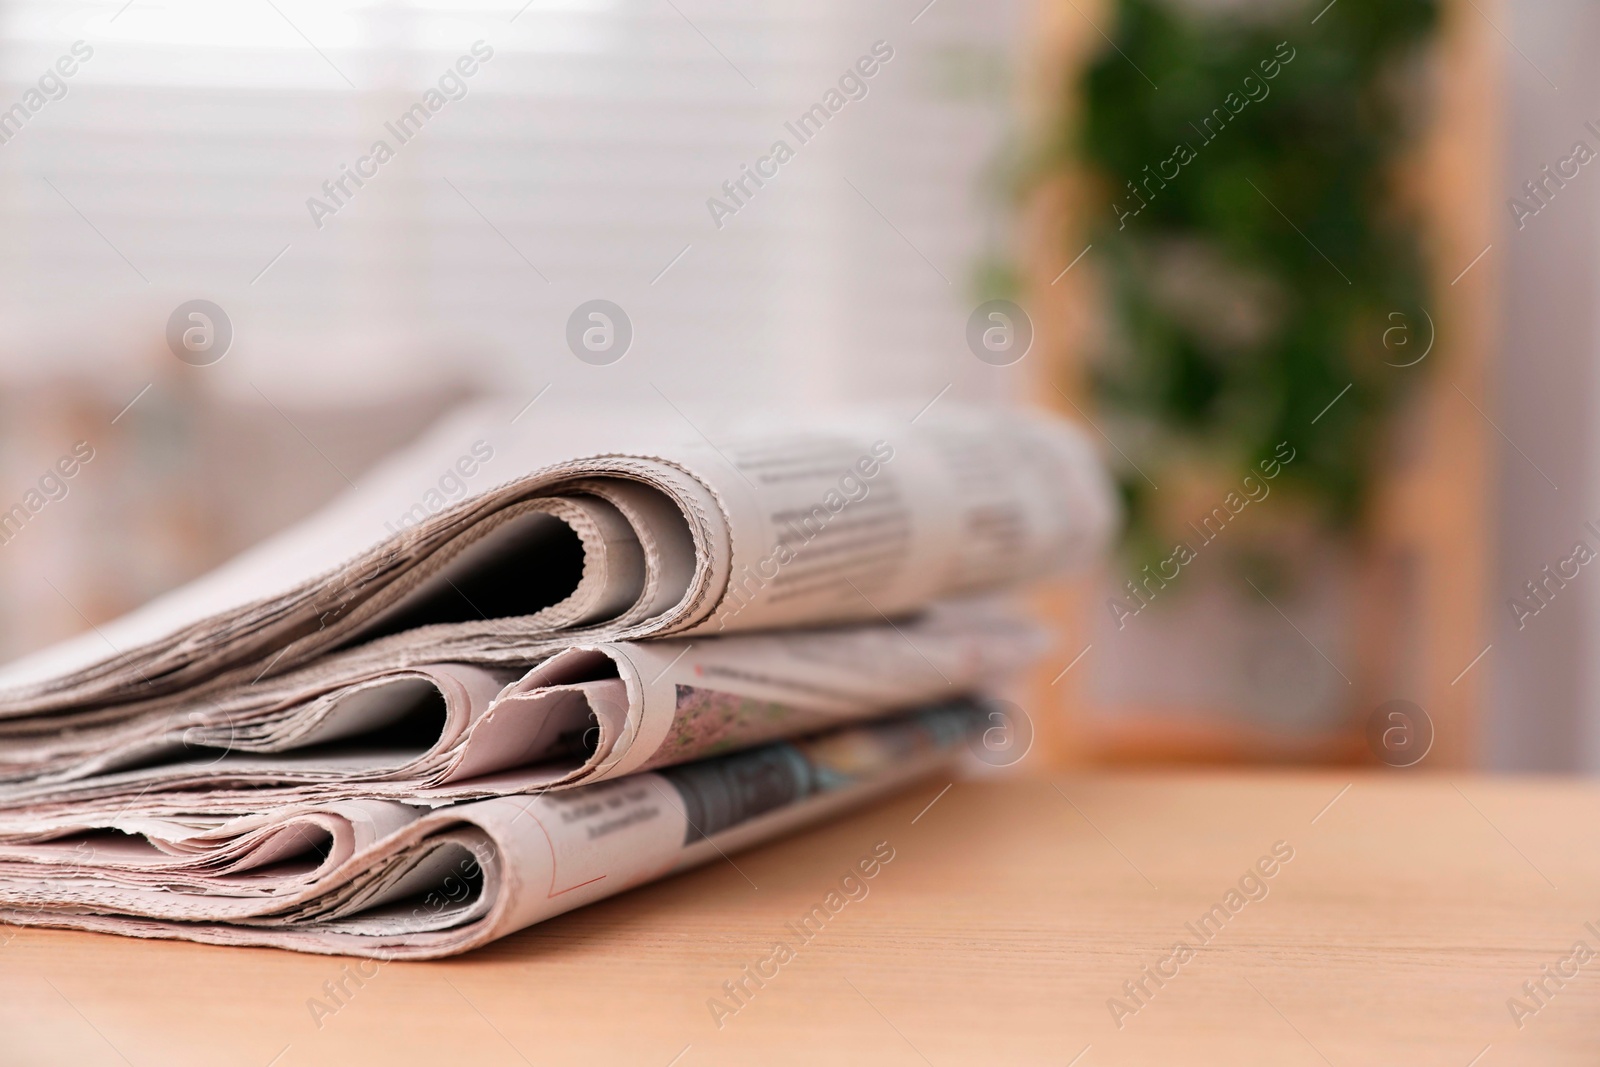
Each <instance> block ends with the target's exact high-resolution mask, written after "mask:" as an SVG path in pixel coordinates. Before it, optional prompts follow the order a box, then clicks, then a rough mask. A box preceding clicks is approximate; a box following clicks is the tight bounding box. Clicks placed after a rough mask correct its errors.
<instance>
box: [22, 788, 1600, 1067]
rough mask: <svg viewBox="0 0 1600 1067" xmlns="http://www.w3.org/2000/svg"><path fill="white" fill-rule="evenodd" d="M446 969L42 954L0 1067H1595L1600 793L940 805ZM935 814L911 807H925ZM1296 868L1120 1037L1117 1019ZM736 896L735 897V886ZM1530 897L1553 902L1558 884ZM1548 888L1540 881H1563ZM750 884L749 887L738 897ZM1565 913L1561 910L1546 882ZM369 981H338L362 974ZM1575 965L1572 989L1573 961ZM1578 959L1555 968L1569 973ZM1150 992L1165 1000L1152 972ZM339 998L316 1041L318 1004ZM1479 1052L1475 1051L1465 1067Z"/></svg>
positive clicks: (1257, 793)
mask: <svg viewBox="0 0 1600 1067" xmlns="http://www.w3.org/2000/svg"><path fill="white" fill-rule="evenodd" d="M944 784H945V783H944V782H943V781H941V780H932V781H929V782H927V783H926V784H924V785H923V786H921V787H918V788H914V789H912V790H910V791H908V792H907V793H905V794H904V795H902V796H900V797H898V798H897V799H894V800H892V801H890V802H887V803H884V804H880V805H878V806H876V807H873V808H871V809H870V810H867V811H865V812H862V813H861V814H859V815H856V816H854V817H851V818H847V819H843V820H841V821H839V822H836V823H833V824H831V825H828V826H825V827H822V828H820V829H817V830H814V831H811V832H808V833H804V834H801V835H799V836H796V837H793V838H790V839H787V840H784V841H780V842H777V843H775V844H772V845H768V846H766V847H763V848H760V849H757V850H754V851H752V852H747V853H740V854H738V855H736V856H734V857H733V863H736V864H738V869H737V870H735V869H734V867H733V866H732V864H730V863H725V862H717V863H714V864H711V865H709V866H707V867H705V868H702V869H700V870H697V871H694V872H691V873H688V874H685V875H683V876H681V877H677V878H673V879H671V880H669V881H666V882H663V883H659V884H656V885H652V886H647V887H644V888H642V889H639V890H635V891H633V892H630V893H627V894H625V895H623V896H620V897H617V898H614V899H612V900H608V901H604V902H602V903H600V904H596V905H594V906H592V907H589V908H585V909H583V910H581V911H578V912H575V913H573V914H570V915H566V916H562V917H560V918H557V919H554V920H552V921H550V922H547V923H545V924H543V925H542V926H539V927H536V928H533V929H530V930H527V931H524V932H523V933H520V934H517V935H514V936H512V937H510V938H508V939H506V940H505V941H502V942H500V943H498V944H496V945H492V946H490V947H488V948H486V949H484V950H482V951H480V952H477V953H474V954H472V955H469V956H467V957H464V958H460V959H456V960H449V961H444V962H438V963H391V964H387V965H382V966H378V967H376V972H375V973H374V970H373V968H374V965H373V964H371V963H359V964H358V961H355V960H350V959H340V958H320V957H314V956H302V955H296V954H293V953H288V952H278V951H273V950H266V949H259V950H256V949H221V948H211V947H205V946H199V945H192V944H183V943H177V942H161V941H149V942H141V941H132V940H121V939H116V938H111V937H105V936H98V935H90V934H77V933H66V932H59V931H46V930H23V931H14V930H13V929H12V928H5V927H0V937H3V936H7V935H10V934H12V933H15V937H14V938H12V940H11V941H10V943H9V944H7V945H5V947H4V948H3V949H0V1027H3V1030H4V1033H5V1035H6V1038H5V1044H4V1048H3V1051H0V1059H3V1060H4V1061H5V1062H7V1063H43V1062H52V1063H64V1062H71V1063H77V1064H83V1065H85V1067H90V1065H94V1064H122V1063H124V1062H131V1063H138V1064H146V1063H149V1064H154V1063H160V1064H167V1065H172V1067H180V1065H183V1064H215V1063H241V1064H272V1065H274V1067H302V1065H310V1064H349V1063H383V1064H393V1065H395V1067H401V1065H407V1064H417V1065H425V1064H435V1063H438V1062H440V1061H441V1059H442V1058H443V1059H448V1061H449V1062H452V1063H481V1064H501V1063H505V1064H517V1063H586V1064H595V1065H600V1064H612V1063H615V1064H623V1063H626V1064H640V1063H643V1064H656V1065H659V1067H668V1065H671V1067H697V1065H702V1064H719V1063H724V1064H747V1063H796V1064H798V1063H819V1062H827V1063H859V1064H908V1065H909V1064H919V1065H920V1064H925V1063H934V1064H940V1065H949V1064H958V1063H972V1064H979V1063H982V1064H992V1063H1018V1064H1022V1063H1029V1064H1032V1063H1037V1064H1054V1065H1057V1067H1061V1065H1064V1064H1072V1065H1073V1067H1096V1065H1100V1064H1135V1063H1183V1064H1196V1065H1206V1064H1217V1065H1228V1067H1232V1065H1234V1064H1241V1063H1248V1064H1284V1065H1292V1064H1308V1065H1309V1064H1323V1063H1333V1064H1341V1065H1342V1064H1357V1063H1413V1062H1429V1063H1441V1064H1455V1065H1457V1067H1465V1065H1467V1064H1474V1065H1478V1067H1491V1065H1492V1067H1511V1065H1514V1064H1529V1065H1533V1064H1537V1065H1539V1067H1555V1065H1561V1064H1573V1065H1579V1064H1582V1065H1589V1064H1592V1063H1593V1062H1594V1038H1595V1032H1596V1020H1597V1018H1600V983H1597V982H1595V981H1594V979H1593V978H1592V976H1589V975H1588V974H1587V970H1586V969H1585V971H1584V972H1583V976H1582V977H1580V978H1578V979H1575V980H1568V981H1567V982H1565V983H1564V985H1563V987H1561V988H1559V989H1558V988H1557V987H1556V985H1555V984H1553V983H1549V984H1547V989H1548V990H1550V991H1551V994H1550V995H1549V996H1548V998H1546V1005H1545V1006H1544V1007H1543V1008H1541V1009H1540V1010H1539V1011H1538V1012H1537V1013H1536V1014H1535V1015H1534V1016H1532V1017H1524V1019H1523V1022H1524V1024H1525V1025H1524V1026H1523V1027H1522V1028H1521V1029H1520V1030H1519V1029H1518V1027H1517V1026H1516V1025H1515V1023H1514V1021H1513V1020H1512V1018H1511V1017H1510V1015H1509V1013H1508V1010H1507V1008H1506V1002H1507V998H1510V997H1520V998H1523V999H1524V1000H1526V998H1527V994H1526V993H1525V992H1524V991H1523V988H1522V987H1523V983H1524V982H1527V981H1534V982H1537V981H1539V980H1540V979H1541V978H1542V976H1543V974H1544V973H1545V971H1546V970H1547V969H1549V968H1551V967H1554V966H1556V965H1557V963H1558V961H1560V960H1561V959H1562V958H1563V957H1566V956H1567V955H1568V954H1569V953H1570V951H1571V948H1572V945H1573V943H1574V942H1575V941H1577V940H1580V939H1581V940H1584V941H1586V942H1587V943H1588V945H1589V946H1590V947H1591V948H1594V947H1596V946H1597V945H1600V937H1597V936H1596V935H1595V934H1594V933H1593V932H1592V930H1591V928H1590V927H1587V926H1585V920H1589V921H1591V922H1595V923H1596V924H1600V914H1597V913H1596V909H1595V906H1594V901H1595V900H1596V899H1597V898H1600V854H1597V853H1596V852H1595V850H1594V849H1592V848H1583V847H1575V842H1574V840H1573V835H1572V828H1573V827H1575V826H1593V825H1595V824H1596V823H1600V787H1597V786H1593V785H1587V784H1578V783H1566V782H1561V783H1557V782H1528V781H1520V782H1508V781H1492V780H1487V779H1480V778H1473V777H1466V778H1459V779H1456V780H1454V781H1453V782H1451V781H1446V780H1444V779H1442V778H1435V777H1430V776H1410V777H1404V778H1402V777H1401V776H1400V775H1398V774H1388V773H1385V774H1378V773H1364V772H1363V773H1355V774H1341V775H1335V774H1307V775H1300V776H1296V777H1292V778H1291V777H1287V776H1284V775H1269V774H1228V775H1219V774H1205V775H1163V776H1161V777H1154V776H1148V775H1125V774H1124V775H1094V776H1088V777H1065V778H1057V779H1055V780H1054V781H1052V782H1045V781H1019V782H1007V783H986V784H975V783H969V782H959V783H957V784H956V785H955V786H954V787H953V788H951V789H950V790H949V792H948V793H946V794H944V795H943V796H939V793H940V790H941V789H942V788H943V786H944ZM930 802H933V803H932V806H931V807H929V806H928V805H929V803H930ZM880 841H887V842H889V843H890V845H891V846H892V847H893V848H894V850H895V858H894V860H893V861H892V862H891V863H889V864H888V865H887V866H885V867H884V868H883V869H882V870H881V871H880V873H879V874H878V876H877V877H876V878H875V879H874V880H873V881H872V882H870V883H868V885H869V886H870V891H869V893H868V894H867V896H866V897H865V898H863V899H860V900H856V901H853V902H851V903H849V904H847V905H845V907H844V908H843V910H842V911H840V912H839V914H837V915H835V916H834V917H833V918H832V919H831V920H829V922H828V923H827V924H826V925H825V926H824V927H823V929H822V930H821V932H820V933H818V934H817V935H816V936H815V937H814V938H813V940H812V941H811V942H810V943H809V944H805V945H795V947H796V949H797V956H796V958H795V959H794V960H792V961H791V962H789V963H788V964H786V965H784V966H783V967H781V968H780V969H779V971H778V973H777V975H776V976H775V977H773V978H770V979H768V980H767V981H766V983H765V985H764V986H763V987H762V988H760V989H758V990H755V991H754V993H753V995H752V996H751V997H750V1000H749V1003H748V1004H747V1005H746V1006H745V1007H743V1008H742V1009H741V1010H740V1011H739V1012H738V1013H737V1014H736V1015H733V1016H732V1017H727V1018H724V1019H723V1023H724V1025H723V1026H722V1028H721V1029H718V1027H717V1025H716V1023H715V1022H714V1021H713V1019H712V1017H711V1014H710V1012H709V1010H708V1008H707V1001H708V999H710V998H712V997H718V996H725V995H726V994H725V992H724V989H723V983H724V982H726V981H732V980H737V979H739V978H740V977H741V976H742V974H743V968H744V966H745V965H746V964H747V963H749V962H750V961H752V960H754V959H759V958H762V957H765V956H767V955H769V954H770V952H771V946H772V944H773V943H774V942H775V941H787V942H791V943H793V942H794V935H793V934H792V933H790V932H789V930H788V929H787V928H786V926H785V924H786V923H790V922H794V921H795V920H797V919H798V918H799V917H800V916H801V915H803V914H805V913H806V912H807V910H808V909H809V908H810V907H811V906H812V905H813V904H814V903H816V902H817V901H819V900H821V899H822V897H823V896H824V895H825V894H826V893H828V892H829V890H831V889H834V888H836V887H837V884H838V880H839V877H840V876H841V875H842V874H843V873H844V872H845V871H846V870H847V869H848V868H849V867H850V865H851V864H852V863H854V861H855V860H856V859H857V858H858V857H859V856H861V855H862V854H863V853H864V852H866V851H870V850H871V849H872V848H873V847H874V844H875V843H876V842H880ZM1278 842H1282V843H1283V844H1281V845H1279V852H1280V854H1282V853H1283V852H1285V851H1286V850H1289V849H1292V851H1293V858H1292V859H1291V860H1289V861H1287V862H1284V863H1281V864H1279V865H1278V866H1277V868H1276V870H1275V872H1274V873H1273V875H1272V876H1271V877H1270V878H1266V879H1264V881H1263V884H1264V885H1265V886H1266V887H1267V893H1266V896H1265V897H1264V898H1263V899H1258V900H1253V901H1251V902H1249V903H1248V904H1245V905H1244V906H1242V907H1241V908H1240V909H1239V910H1238V912H1237V914H1234V915H1232V917H1231V918H1229V919H1228V920H1227V921H1226V923H1225V924H1222V928H1221V931H1220V933H1217V934H1216V935H1215V936H1214V937H1213V939H1212V941H1211V944H1210V945H1209V946H1207V947H1203V948H1201V949H1200V950H1199V952H1198V954H1197V955H1196V956H1195V957H1194V958H1193V959H1191V960H1190V961H1189V962H1187V963H1185V964H1183V965H1182V966H1181V967H1180V968H1178V971H1177V975H1176V977H1169V978H1168V979H1167V980H1166V982H1165V984H1164V985H1163V986H1161V987H1160V988H1157V987H1155V986H1154V984H1153V983H1151V982H1149V981H1148V980H1146V987H1147V988H1148V989H1150V990H1151V991H1152V995H1151V996H1150V997H1149V998H1148V999H1147V1000H1146V1002H1145V1003H1144V1005H1143V1006H1142V1007H1140V1009H1139V1010H1138V1012H1137V1013H1136V1014H1134V1015H1132V1016H1131V1017H1129V1016H1125V1017H1123V1018H1122V1020H1121V1021H1122V1023H1123V1025H1122V1027H1121V1029H1119V1028H1118V1027H1117V1025H1116V1024H1115V1022H1114V1021H1113V1018H1112V1015H1111V1012H1110V1011H1109V1009H1108V1007H1107V1002H1108V1000H1111V999H1112V998H1119V999H1123V1000H1124V1001H1126V999H1127V996H1128V994H1127V993H1126V991H1125V987H1124V983H1125V982H1132V981H1134V980H1138V979H1141V978H1142V977H1143V973H1144V972H1143V968H1145V967H1147V966H1149V967H1155V966H1157V965H1159V964H1160V961H1162V960H1163V959H1165V958H1166V957H1168V956H1169V954H1170V953H1171V950H1172V946H1173V944H1174V942H1176V941H1180V940H1184V941H1191V942H1193V941H1195V940H1196V939H1195V938H1194V936H1193V935H1192V934H1190V933H1189V932H1188V928H1187V927H1186V924H1194V923H1197V922H1198V921H1199V920H1200V918H1201V916H1203V915H1206V914H1207V913H1208V912H1209V910H1210V909H1211V908H1212V907H1213V906H1214V905H1218V904H1219V903H1220V902H1222V901H1223V900H1224V897H1225V895H1226V894H1227V893H1228V892H1229V890H1231V889H1235V888H1236V887H1237V886H1238V885H1239V883H1240V880H1241V877H1242V876H1243V875H1244V874H1245V873H1246V872H1247V871H1248V870H1250V869H1252V867H1253V865H1254V864H1256V862H1257V861H1258V859H1259V858H1260V857H1262V856H1264V855H1268V854H1270V853H1271V851H1272V849H1273V847H1274V844H1275V843H1278ZM741 872H742V873H741ZM1547 879H1548V880H1547ZM1551 883H1554V884H1553V885H1552V884H1551ZM757 887H759V888H757ZM1557 887H1559V888H1557ZM357 966H359V967H360V968H361V972H360V973H363V974H366V975H367V976H368V977H367V978H366V979H365V980H364V981H355V980H352V978H351V977H350V975H351V974H352V973H354V972H355V970H356V967H357ZM1588 966H1589V967H1593V966H1594V964H1593V963H1590V964H1589V965H1588ZM1570 968H1571V965H1570V964H1567V965H1565V966H1564V967H1563V968H1562V969H1566V970H1570ZM1163 969H1164V970H1166V971H1168V972H1170V971H1171V970H1172V968H1171V966H1170V965H1165V966H1164V967H1163ZM341 983H342V984H343V986H344V989H345V995H343V996H341V997H340V1000H341V1001H342V1006H341V1007H339V1009H338V1010H337V1011H336V1012H335V1013H334V1014H333V1015H331V1016H324V1017H322V1018H321V1025H320V1027H319V1026H318V1024H317V1022H316V1021H314V1019H313V1016H312V1014H311V1012H310V1011H309V1010H308V1007H307V1003H308V1001H309V1000H310V999H311V998H319V999H323V1000H326V998H327V997H328V995H329V994H328V992H327V989H328V988H329V985H330V984H332V985H333V986H334V987H335V988H337V987H338V986H339V985H340V984H341ZM1486 1049H1487V1050H1488V1051H1487V1053H1485V1050H1486Z"/></svg>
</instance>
